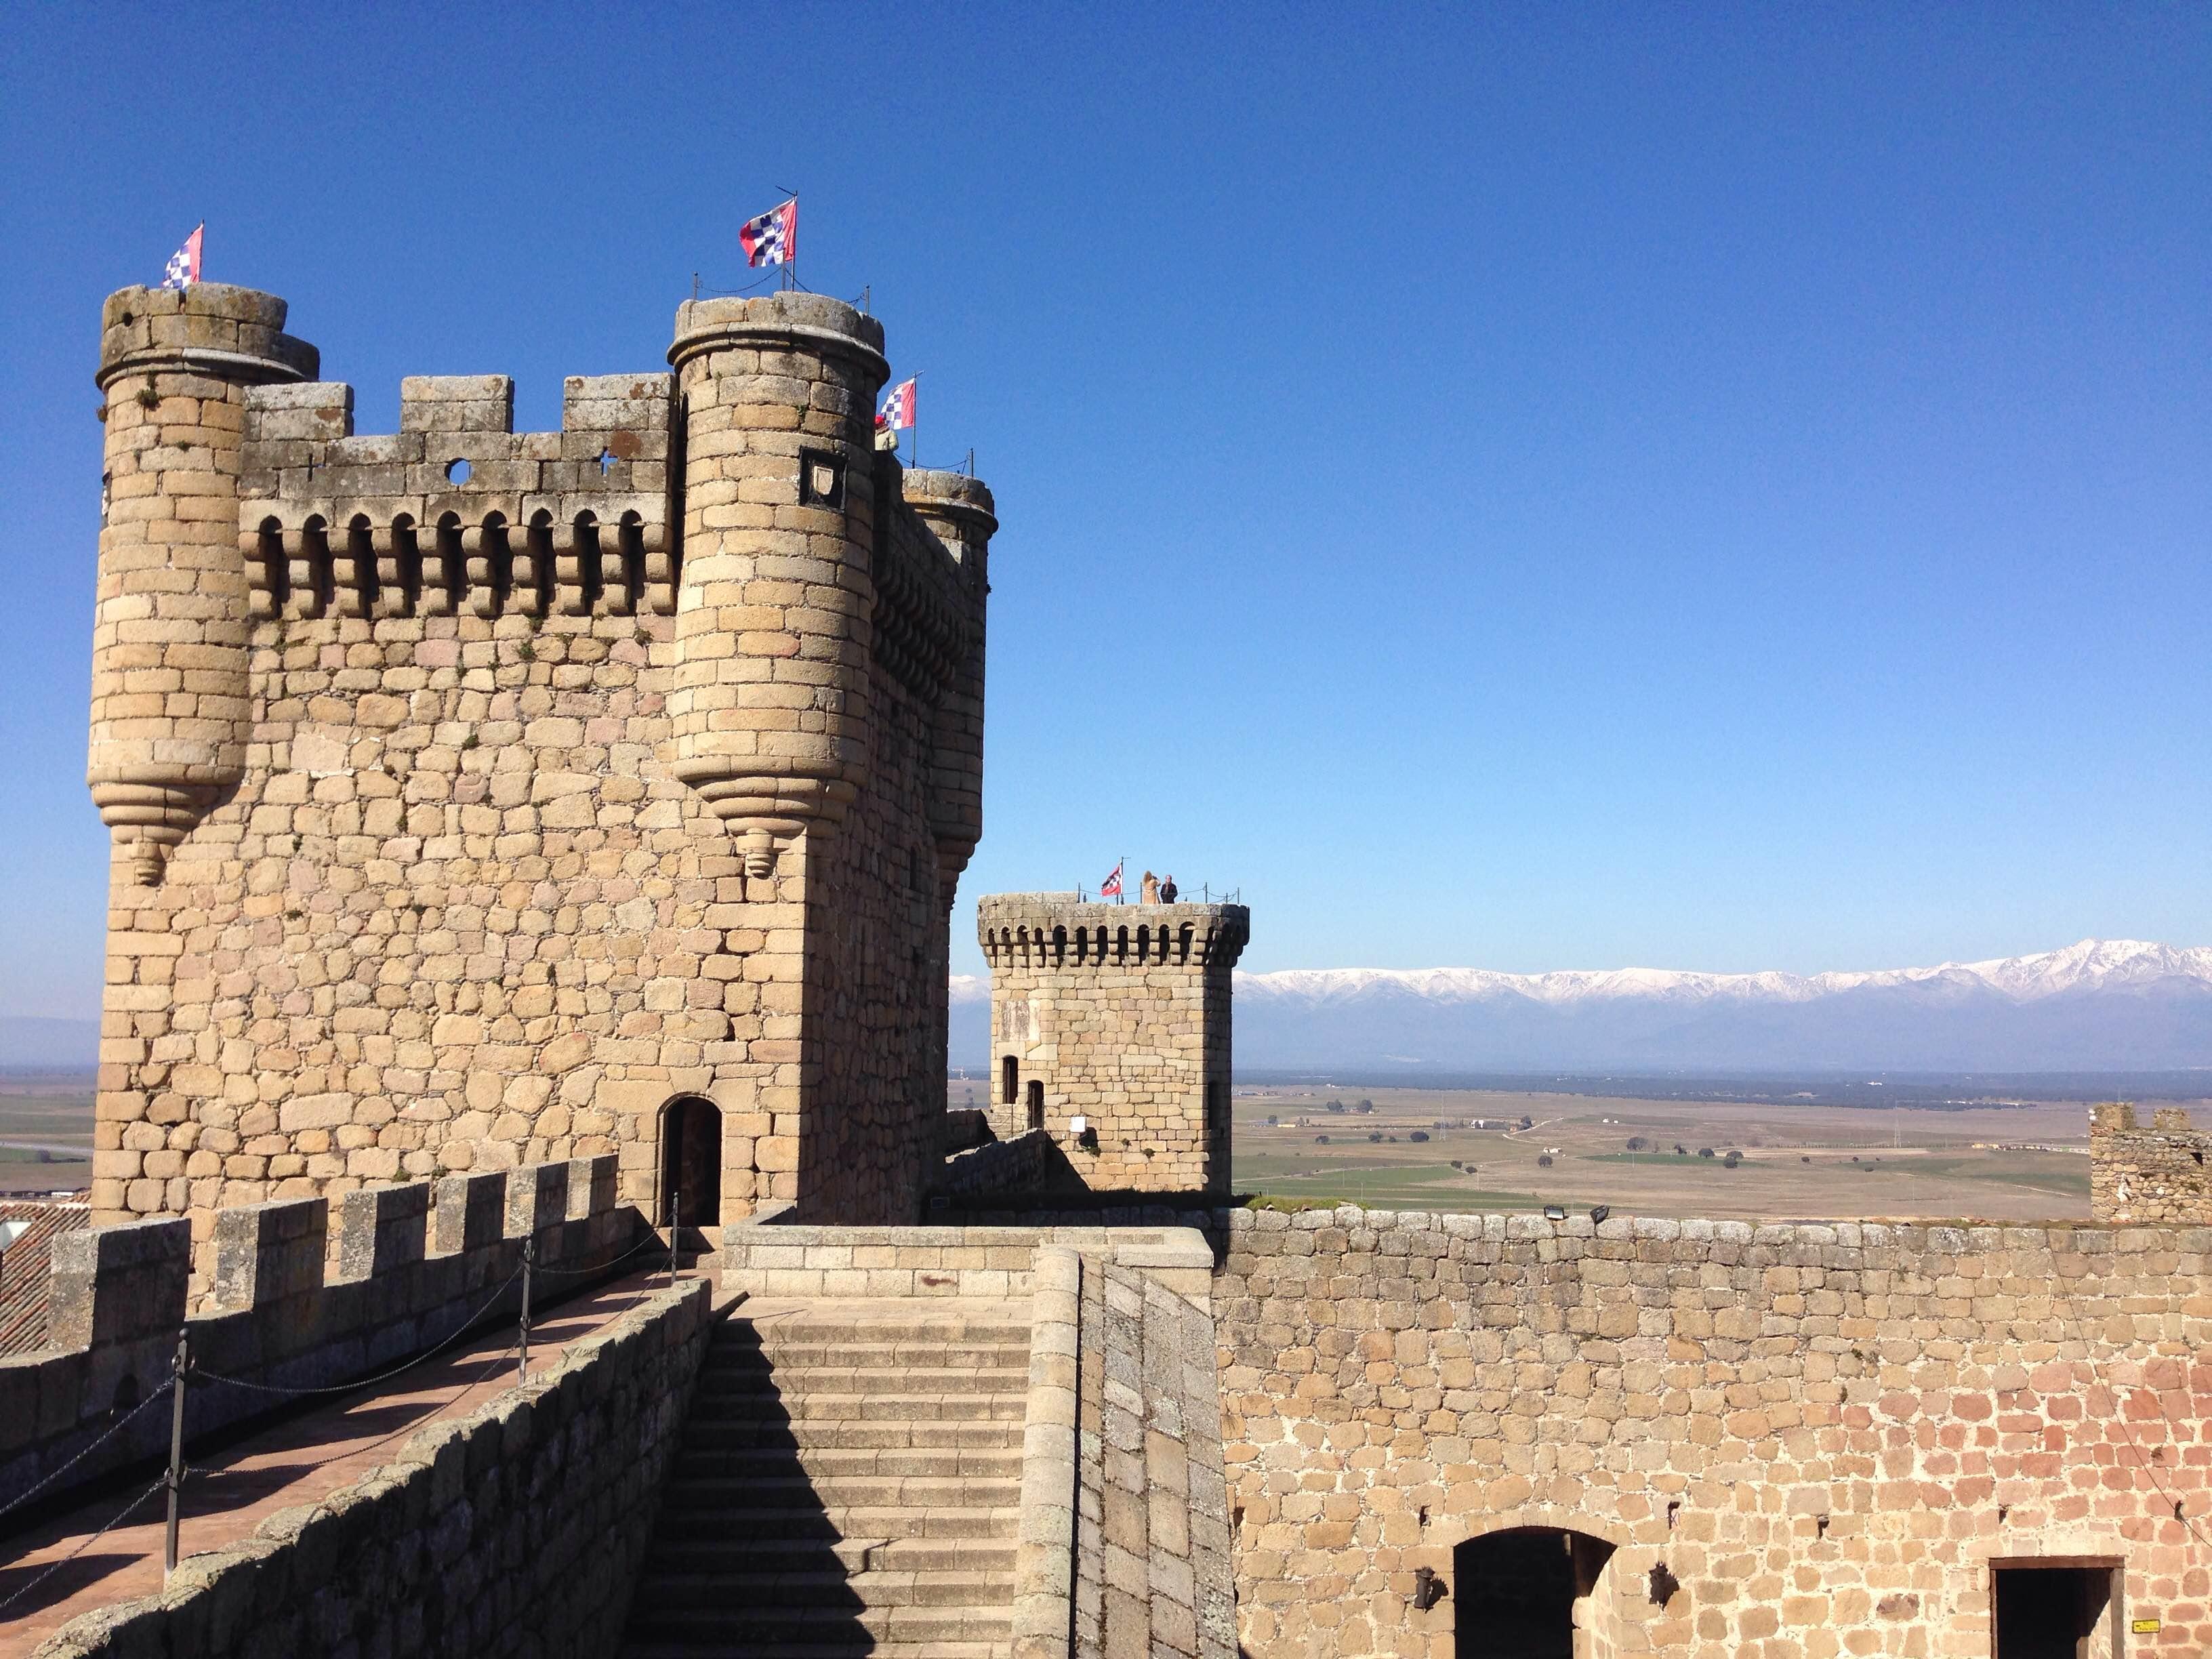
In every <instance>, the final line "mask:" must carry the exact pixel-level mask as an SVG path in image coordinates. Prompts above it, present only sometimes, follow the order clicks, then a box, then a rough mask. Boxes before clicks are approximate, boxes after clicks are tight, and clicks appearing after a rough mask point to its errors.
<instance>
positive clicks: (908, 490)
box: [900, 468, 999, 913]
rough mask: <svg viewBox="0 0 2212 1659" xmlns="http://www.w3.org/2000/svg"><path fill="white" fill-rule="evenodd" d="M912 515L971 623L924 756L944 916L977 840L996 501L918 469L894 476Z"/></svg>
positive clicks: (955, 477) (955, 479)
mask: <svg viewBox="0 0 2212 1659" xmlns="http://www.w3.org/2000/svg"><path fill="white" fill-rule="evenodd" d="M900 491H901V494H902V495H903V496H904V497H905V500H906V504H907V505H908V507H912V508H913V509H914V512H915V517H917V518H919V519H920V520H921V521H922V523H924V524H925V525H927V526H929V528H930V529H931V530H932V531H933V532H935V534H936V536H937V538H938V540H939V541H940V542H942V543H944V544H945V551H946V552H948V553H950V554H951V556H952V558H953V562H955V563H956V564H957V565H958V566H959V568H960V574H961V577H962V579H963V580H965V581H966V583H967V584H968V591H969V599H970V603H969V616H970V617H972V618H973V622H974V625H973V629H972V630H971V632H970V634H969V640H968V649H967V652H966V653H965V655H964V657H963V659H962V660H961V661H960V662H959V663H957V665H954V670H953V672H952V674H951V676H950V678H949V680H948V683H947V684H946V686H945V695H944V696H943V698H942V699H941V700H940V701H939V703H938V706H937V712H936V717H935V720H934V722H933V724H934V727H935V732H934V741H933V751H932V754H931V757H930V792H929V820H930V830H931V833H932V834H933V836H935V837H936V840H937V871H938V884H939V896H940V898H941V900H942V902H943V903H944V905H945V909H946V911H947V912H948V913H949V912H950V911H951V908H952V900H953V895H954V893H955V892H956V891H957V889H958V887H959V884H960V873H961V872H962V871H963V870H965V869H966V868H967V867H968V860H969V859H971V858H973V857H974V856H975V844H976V843H977V842H980V841H981V840H982V838H983V617H984V611H985V605H984V602H983V601H984V595H986V594H987V593H988V592H989V591H990V586H991V574H990V549H991V538H992V536H993V535H994V534H995V533H996V532H997V531H998V528H999V519H998V513H997V512H996V507H997V503H995V502H994V501H992V499H991V492H990V490H989V489H987V488H986V487H985V485H984V483H983V482H982V481H981V479H979V478H971V477H969V476H968V475H967V474H966V473H964V472H940V471H932V470H927V469H921V468H917V469H915V470H914V471H909V472H906V473H904V474H902V477H901V478H900Z"/></svg>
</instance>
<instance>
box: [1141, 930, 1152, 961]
mask: <svg viewBox="0 0 2212 1659" xmlns="http://www.w3.org/2000/svg"><path fill="white" fill-rule="evenodd" d="M1151 959H1152V929H1151V928H1149V927H1139V929H1137V960H1138V961H1139V962H1148V961H1150V960H1151Z"/></svg>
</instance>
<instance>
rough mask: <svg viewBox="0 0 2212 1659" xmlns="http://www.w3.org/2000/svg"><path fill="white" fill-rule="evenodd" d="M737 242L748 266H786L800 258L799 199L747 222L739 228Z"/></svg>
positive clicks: (793, 198)
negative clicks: (743, 252) (742, 248)
mask: <svg viewBox="0 0 2212 1659" xmlns="http://www.w3.org/2000/svg"><path fill="white" fill-rule="evenodd" d="M738 243H739V245H740V246H743V247H744V251H745V263H746V264H749V265H787V264H790V263H791V262H792V261H793V259H795V258H798V257H799V198H798V197H796V196H794V197H792V198H791V199H790V200H789V201H788V202H786V203H785V204H783V205H782V206H781V207H772V208H770V209H769V210H768V211H767V212H766V213H763V214H761V215H759V216H757V217H755V218H751V219H748V220H746V221H745V222H744V224H742V225H740V226H738Z"/></svg>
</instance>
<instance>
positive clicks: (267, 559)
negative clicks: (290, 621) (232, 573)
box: [261, 519, 292, 617]
mask: <svg viewBox="0 0 2212 1659" xmlns="http://www.w3.org/2000/svg"><path fill="white" fill-rule="evenodd" d="M261 580H262V584H263V586H265V587H267V588H268V590H269V604H270V609H271V610H273V611H275V612H276V615H278V616H280V617H281V616H283V614H284V606H285V605H286V603H287V602H288V601H289V599H291V597H292V562H291V561H290V560H289V559H288V558H287V557H285V556H284V526H283V523H282V522H281V521H279V520H276V519H264V520H262V521H261Z"/></svg>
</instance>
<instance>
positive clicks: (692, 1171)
mask: <svg viewBox="0 0 2212 1659" xmlns="http://www.w3.org/2000/svg"><path fill="white" fill-rule="evenodd" d="M679 1207H680V1209H681V1213H680V1214H678V1213H677V1211H678V1208H679ZM671 1216H673V1217H674V1218H675V1219H676V1220H677V1221H678V1222H680V1223H681V1224H682V1225H684V1226H686V1227H712V1226H715V1225H719V1224H720V1221H721V1219H722V1113H721V1109H720V1107H718V1106H716V1105H715V1104H714V1102H713V1101H711V1100H702V1099H701V1098H700V1097H698V1096H697V1095H678V1097H676V1098H675V1099H673V1100H671V1101H670V1102H669V1103H668V1104H666V1105H665V1106H664V1107H662V1108H661V1109H660V1205H659V1213H658V1214H656V1215H655V1216H654V1217H653V1219H654V1221H656V1222H657V1223H659V1224H661V1225H666V1224H667V1223H668V1221H669V1219H670V1218H671Z"/></svg>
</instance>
